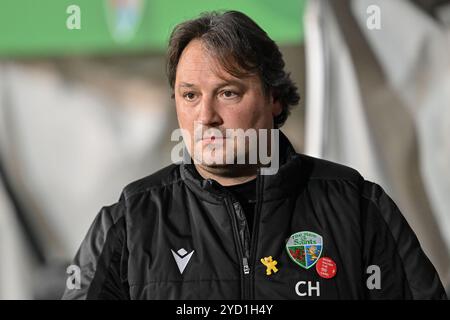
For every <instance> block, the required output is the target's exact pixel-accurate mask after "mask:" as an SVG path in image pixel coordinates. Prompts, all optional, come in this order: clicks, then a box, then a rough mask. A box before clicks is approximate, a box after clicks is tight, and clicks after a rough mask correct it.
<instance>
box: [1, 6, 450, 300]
mask: <svg viewBox="0 0 450 320" xmlns="http://www.w3.org/2000/svg"><path fill="white" fill-rule="evenodd" d="M218 9H234V10H240V11H243V12H244V13H246V14H248V15H249V16H250V17H251V18H253V19H254V20H255V21H256V22H257V23H258V24H259V25H260V26H261V27H262V28H263V29H265V30H266V31H267V33H268V34H269V35H270V36H271V37H272V38H273V39H274V40H275V41H276V42H277V43H278V44H279V46H280V48H281V50H282V52H283V55H284V58H285V62H286V69H287V70H288V71H289V72H291V76H292V78H293V79H294V81H295V82H296V83H297V85H298V87H299V90H300V93H301V96H302V100H301V102H300V104H299V106H297V107H296V108H295V109H294V110H293V111H292V114H291V116H290V118H289V119H288V120H287V122H286V124H285V125H284V127H283V128H282V131H283V132H285V133H286V134H287V136H288V137H289V138H290V140H291V141H292V142H293V144H294V146H295V148H296V149H297V151H298V152H302V153H306V154H309V155H312V156H316V157H321V158H325V159H329V160H332V161H337V162H340V163H343V164H346V165H349V166H352V167H354V168H356V169H357V170H359V171H360V172H361V174H362V175H363V176H364V177H365V178H366V179H368V180H371V181H374V182H377V183H379V184H381V185H382V186H383V187H384V189H385V190H386V191H387V192H388V193H389V194H390V195H391V197H392V198H393V199H394V200H395V202H396V203H397V205H398V206H399V207H400V209H401V210H402V212H403V214H404V216H405V218H406V219H407V220H408V222H409V224H410V225H411V226H412V228H413V230H414V231H415V233H416V235H417V236H418V238H419V241H420V242H421V244H422V247H423V249H424V250H425V252H426V253H427V255H428V257H429V258H430V260H431V261H432V262H433V264H434V266H435V267H436V269H437V271H438V273H439V275H440V277H441V280H442V281H443V283H444V285H445V286H446V288H447V292H448V289H449V288H450V1H444V0H370V1H366V0H353V1H351V0H333V1H328V0H309V1H307V0H287V1H281V2H280V1H273V0H258V1H254V0H227V1H217V0H208V1H204V0H189V1H181V0H172V1H163V0H40V1H33V0H2V1H1V2H0V299H59V298H60V297H61V294H62V291H63V290H64V285H65V281H66V277H67V274H66V268H67V266H68V265H69V263H70V261H71V259H72V258H73V256H74V255H75V253H76V250H77V249H78V247H79V245H80V243H81V241H82V239H83V237H84V235H85V234H86V232H87V230H88V228H89V226H90V224H91V223H92V221H93V219H94V217H95V215H96V214H97V213H98V211H99V210H100V208H101V207H102V206H104V205H109V204H112V203H114V202H116V201H117V200H118V198H119V195H120V192H121V190H122V188H123V187H124V186H125V185H127V184H128V183H129V182H131V181H133V180H136V179H139V178H141V177H143V176H146V175H149V174H151V173H152V172H154V171H156V170H158V169H159V168H161V167H163V166H166V165H168V164H170V163H171V160H170V152H171V149H172V147H173V146H174V145H175V144H176V143H178V141H175V142H173V141H171V140H170V135H171V133H172V131H173V130H174V129H176V128H177V120H176V114H175V109H174V101H173V100H172V99H171V98H170V91H169V86H168V83H167V80H166V77H165V50H166V46H167V40H168V36H169V34H170V32H171V30H172V28H173V27H174V26H175V25H176V24H177V23H179V22H181V21H183V20H186V19H189V18H194V17H196V16H198V14H199V13H200V12H203V11H208V10H218Z"/></svg>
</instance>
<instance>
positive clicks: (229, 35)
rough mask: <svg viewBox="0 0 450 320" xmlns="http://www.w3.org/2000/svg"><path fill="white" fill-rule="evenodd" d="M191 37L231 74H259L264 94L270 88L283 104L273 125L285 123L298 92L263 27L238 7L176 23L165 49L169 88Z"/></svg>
mask: <svg viewBox="0 0 450 320" xmlns="http://www.w3.org/2000/svg"><path fill="white" fill-rule="evenodd" d="M194 39H200V40H201V41H202V42H203V43H204V45H205V47H206V48H207V50H208V51H210V52H211V53H212V54H213V55H214V57H215V58H216V59H218V61H219V62H220V63H221V65H222V66H223V68H224V69H225V70H226V71H227V72H229V73H230V74H231V75H233V76H235V77H241V76H245V75H250V74H257V75H259V77H260V79H261V82H262V85H263V90H264V92H265V94H268V93H269V92H271V93H272V94H273V97H274V99H276V100H278V101H279V102H280V103H281V106H282V112H281V113H280V114H279V115H278V116H276V117H275V119H274V123H275V127H276V128H279V127H281V126H282V125H283V124H284V122H285V121H286V119H287V117H288V115H289V113H290V108H291V107H292V106H294V105H296V104H298V101H299V100H300V96H299V95H298V93H297V87H296V86H295V84H294V83H293V82H292V80H291V79H290V75H289V73H286V72H285V71H284V61H283V56H282V54H281V52H280V50H279V48H278V46H277V44H276V43H275V42H274V41H273V40H272V39H270V38H269V36H268V35H267V33H266V32H265V31H264V30H262V29H261V28H260V27H259V26H258V25H257V24H256V23H255V22H254V21H253V20H252V19H250V18H249V17H248V16H246V15H245V14H243V13H241V12H238V11H225V12H216V11H213V12H206V13H202V14H201V15H200V17H199V18H197V19H193V20H188V21H185V22H182V23H180V24H178V25H177V26H176V27H175V28H174V30H173V31H172V34H171V35H170V40H169V48H168V52H167V76H168V78H169V84H170V87H171V88H172V89H174V85H175V77H176V71H177V65H178V61H179V59H180V56H181V53H182V52H183V50H184V48H185V47H186V46H187V45H188V43H189V42H190V41H191V40H194Z"/></svg>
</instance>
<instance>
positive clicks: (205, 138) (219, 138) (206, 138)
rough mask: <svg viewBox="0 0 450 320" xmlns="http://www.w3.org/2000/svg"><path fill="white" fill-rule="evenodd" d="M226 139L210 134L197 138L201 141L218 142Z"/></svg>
mask: <svg viewBox="0 0 450 320" xmlns="http://www.w3.org/2000/svg"><path fill="white" fill-rule="evenodd" d="M226 139H227V138H226V137H216V136H210V137H203V138H202V139H199V141H202V142H203V143H220V142H223V141H224V140H226Z"/></svg>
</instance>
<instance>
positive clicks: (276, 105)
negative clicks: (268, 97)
mask: <svg viewBox="0 0 450 320" xmlns="http://www.w3.org/2000/svg"><path fill="white" fill-rule="evenodd" d="M271 105H272V115H273V116H274V117H276V116H278V115H279V114H280V113H281V112H282V111H283V108H282V107H281V103H280V100H278V99H277V100H275V98H272V104H271Z"/></svg>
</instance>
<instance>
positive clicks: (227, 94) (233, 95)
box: [221, 90, 238, 99]
mask: <svg viewBox="0 0 450 320" xmlns="http://www.w3.org/2000/svg"><path fill="white" fill-rule="evenodd" d="M221 95H222V97H223V98H225V99H233V98H236V97H237V96H238V94H237V93H236V92H234V91H231V90H225V91H223V92H222V93H221Z"/></svg>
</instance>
